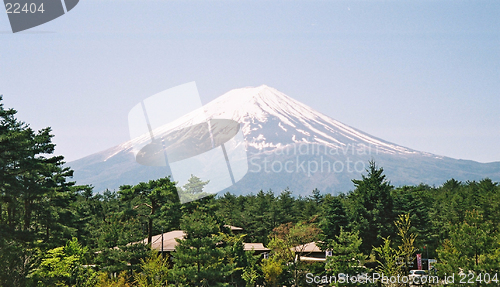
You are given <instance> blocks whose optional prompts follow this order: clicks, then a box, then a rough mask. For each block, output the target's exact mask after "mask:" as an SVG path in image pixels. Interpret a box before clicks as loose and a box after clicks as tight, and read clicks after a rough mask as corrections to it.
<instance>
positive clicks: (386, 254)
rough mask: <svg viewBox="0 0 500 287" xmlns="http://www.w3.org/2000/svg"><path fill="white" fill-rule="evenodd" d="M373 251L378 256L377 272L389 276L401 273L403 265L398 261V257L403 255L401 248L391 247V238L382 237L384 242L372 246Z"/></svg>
mask: <svg viewBox="0 0 500 287" xmlns="http://www.w3.org/2000/svg"><path fill="white" fill-rule="evenodd" d="M373 251H374V252H375V254H376V256H377V257H378V258H379V259H378V260H377V262H378V264H379V266H378V267H377V272H378V273H379V274H384V275H385V276H387V277H391V276H397V275H398V274H402V273H403V272H402V271H403V270H402V267H403V265H401V264H399V262H398V260H399V258H400V257H401V256H402V255H403V252H402V251H401V249H394V248H392V247H391V239H390V238H389V237H387V238H384V244H383V245H382V246H378V247H374V248H373Z"/></svg>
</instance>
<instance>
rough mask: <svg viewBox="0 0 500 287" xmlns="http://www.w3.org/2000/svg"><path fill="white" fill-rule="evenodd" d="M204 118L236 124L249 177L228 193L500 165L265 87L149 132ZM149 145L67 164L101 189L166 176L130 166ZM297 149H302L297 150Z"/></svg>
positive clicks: (414, 178) (301, 190)
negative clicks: (369, 166)
mask: <svg viewBox="0 0 500 287" xmlns="http://www.w3.org/2000/svg"><path fill="white" fill-rule="evenodd" d="M208 119H232V120H234V121H237V122H239V123H240V124H241V129H242V132H243V135H244V138H245V141H246V146H247V153H248V156H249V158H248V163H249V172H248V173H247V175H246V176H245V177H244V178H243V179H242V180H241V181H240V182H238V183H237V184H236V185H234V186H233V187H232V188H229V189H228V190H226V191H230V192H233V193H240V194H241V193H248V192H256V191H258V190H260V189H264V190H268V189H270V188H271V189H273V190H275V191H280V190H282V189H284V188H287V187H289V188H290V189H292V190H293V191H294V192H295V193H296V194H305V193H308V192H310V191H311V190H312V189H313V188H319V189H320V190H322V191H329V192H346V191H348V190H349V189H352V182H351V179H353V178H359V177H360V174H361V173H362V172H363V171H364V168H365V163H367V162H368V161H369V160H371V159H375V160H376V162H377V163H378V164H379V165H381V166H383V167H384V170H385V172H386V174H387V176H388V178H389V179H391V181H392V182H393V184H395V185H403V184H419V183H422V182H423V183H427V184H442V183H443V182H444V181H446V180H448V179H450V178H452V177H453V178H455V179H458V180H479V179H481V178H484V177H490V178H492V179H493V180H500V163H490V164H481V163H477V162H473V161H462V160H455V159H451V158H446V157H441V156H436V155H433V154H430V153H425V152H420V151H415V150H412V149H409V148H406V147H402V146H399V145H396V144H393V143H390V142H387V141H384V140H382V139H379V138H376V137H374V136H371V135H369V134H366V133H364V132H362V131H360V130H357V129H355V128H352V127H350V126H347V125H345V124H343V123H341V122H339V121H336V120H334V119H332V118H330V117H328V116H326V115H323V114H321V113H319V112H317V111H315V110H314V109H312V108H310V107H308V106H307V105H305V104H303V103H301V102H298V101H296V100H294V99H292V98H290V97H288V96H287V95H285V94H283V93H281V92H279V91H278V90H276V89H274V88H271V87H268V86H266V85H262V86H259V87H247V88H241V89H234V90H231V91H229V92H227V93H225V94H223V95H222V96H220V97H218V98H216V99H215V100H213V101H211V102H210V103H208V104H206V105H205V106H203V107H201V108H200V109H198V110H195V111H193V112H191V113H188V114H186V115H184V116H183V117H181V118H179V119H177V120H175V121H173V122H171V123H168V124H165V125H164V126H161V127H159V128H157V129H155V130H154V131H153V133H154V134H155V135H165V134H168V133H170V132H172V131H174V130H180V129H182V128H185V127H189V126H192V125H194V124H197V123H200V122H204V121H206V120H208ZM150 140H151V139H150V137H149V135H144V136H142V137H139V138H136V139H133V140H131V141H128V142H125V143H123V144H120V145H118V146H116V147H113V148H110V149H108V150H106V151H103V152H100V153H96V154H93V155H90V156H87V157H85V158H82V159H80V160H77V161H74V162H71V163H69V165H70V166H71V167H72V168H73V169H74V170H75V180H76V181H77V183H80V184H93V185H94V186H95V189H96V191H98V192H101V191H102V190H103V189H105V188H109V189H116V188H118V186H120V185H121V184H136V183H138V182H140V181H147V180H149V179H155V178H159V177H163V176H166V174H167V173H168V171H166V170H165V168H162V167H145V166H141V165H139V164H138V163H136V162H135V158H134V153H133V147H134V145H136V144H137V143H138V142H141V143H142V144H145V143H149V142H150ZM297 147H298V148H299V150H297ZM301 147H304V149H307V152H305V153H304V152H302V151H300V148H301ZM315 147H316V148H315ZM290 150H291V151H292V152H291V153H290V152H289V151H290ZM320 150H321V151H322V152H321V153H320V152H319V151H320ZM327 150H328V151H327ZM360 150H361V151H364V153H363V152H359V151H360ZM366 151H368V152H366ZM312 168H315V170H314V172H311V169H312ZM306 169H307V170H306Z"/></svg>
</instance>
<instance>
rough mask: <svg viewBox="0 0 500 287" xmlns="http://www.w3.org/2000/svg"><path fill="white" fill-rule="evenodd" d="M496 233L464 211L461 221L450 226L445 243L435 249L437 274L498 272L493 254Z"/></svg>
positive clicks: (477, 216) (496, 245)
mask: <svg viewBox="0 0 500 287" xmlns="http://www.w3.org/2000/svg"><path fill="white" fill-rule="evenodd" d="M499 243H500V242H499V241H498V233H497V232H495V230H494V228H493V225H492V223H491V222H489V221H485V220H484V217H483V216H482V215H481V214H480V213H479V212H478V211H476V210H473V211H468V212H466V214H465V218H464V221H463V222H462V223H458V224H455V225H453V226H452V228H451V231H450V237H449V239H446V240H445V241H444V243H443V245H442V246H441V247H440V248H439V249H438V254H439V259H440V263H439V264H437V266H438V270H440V272H441V273H453V272H457V270H464V272H465V273H468V271H472V272H474V273H476V274H479V273H486V272H488V273H494V272H499V271H500V265H499V260H498V257H496V256H497V254H498V250H499V248H500V245H499Z"/></svg>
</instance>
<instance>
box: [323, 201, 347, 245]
mask: <svg viewBox="0 0 500 287" xmlns="http://www.w3.org/2000/svg"><path fill="white" fill-rule="evenodd" d="M342 200H345V197H343V196H332V195H330V194H327V195H326V196H325V197H324V199H323V210H322V212H321V221H320V223H319V227H320V228H321V230H322V231H323V235H324V239H335V237H336V236H338V235H339V234H340V229H341V228H344V229H345V228H346V227H347V225H348V221H347V214H346V211H345V207H344V204H343V203H342Z"/></svg>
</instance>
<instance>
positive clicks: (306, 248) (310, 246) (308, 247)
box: [291, 242, 325, 253]
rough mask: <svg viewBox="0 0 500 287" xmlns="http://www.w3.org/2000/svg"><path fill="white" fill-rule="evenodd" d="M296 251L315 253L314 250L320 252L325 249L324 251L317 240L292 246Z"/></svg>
mask: <svg viewBox="0 0 500 287" xmlns="http://www.w3.org/2000/svg"><path fill="white" fill-rule="evenodd" d="M291 249H292V250H293V251H295V252H300V253H313V252H320V253H323V252H325V251H322V250H321V249H320V248H319V247H318V245H316V242H309V243H306V244H302V245H298V246H295V247H292V248H291Z"/></svg>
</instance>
